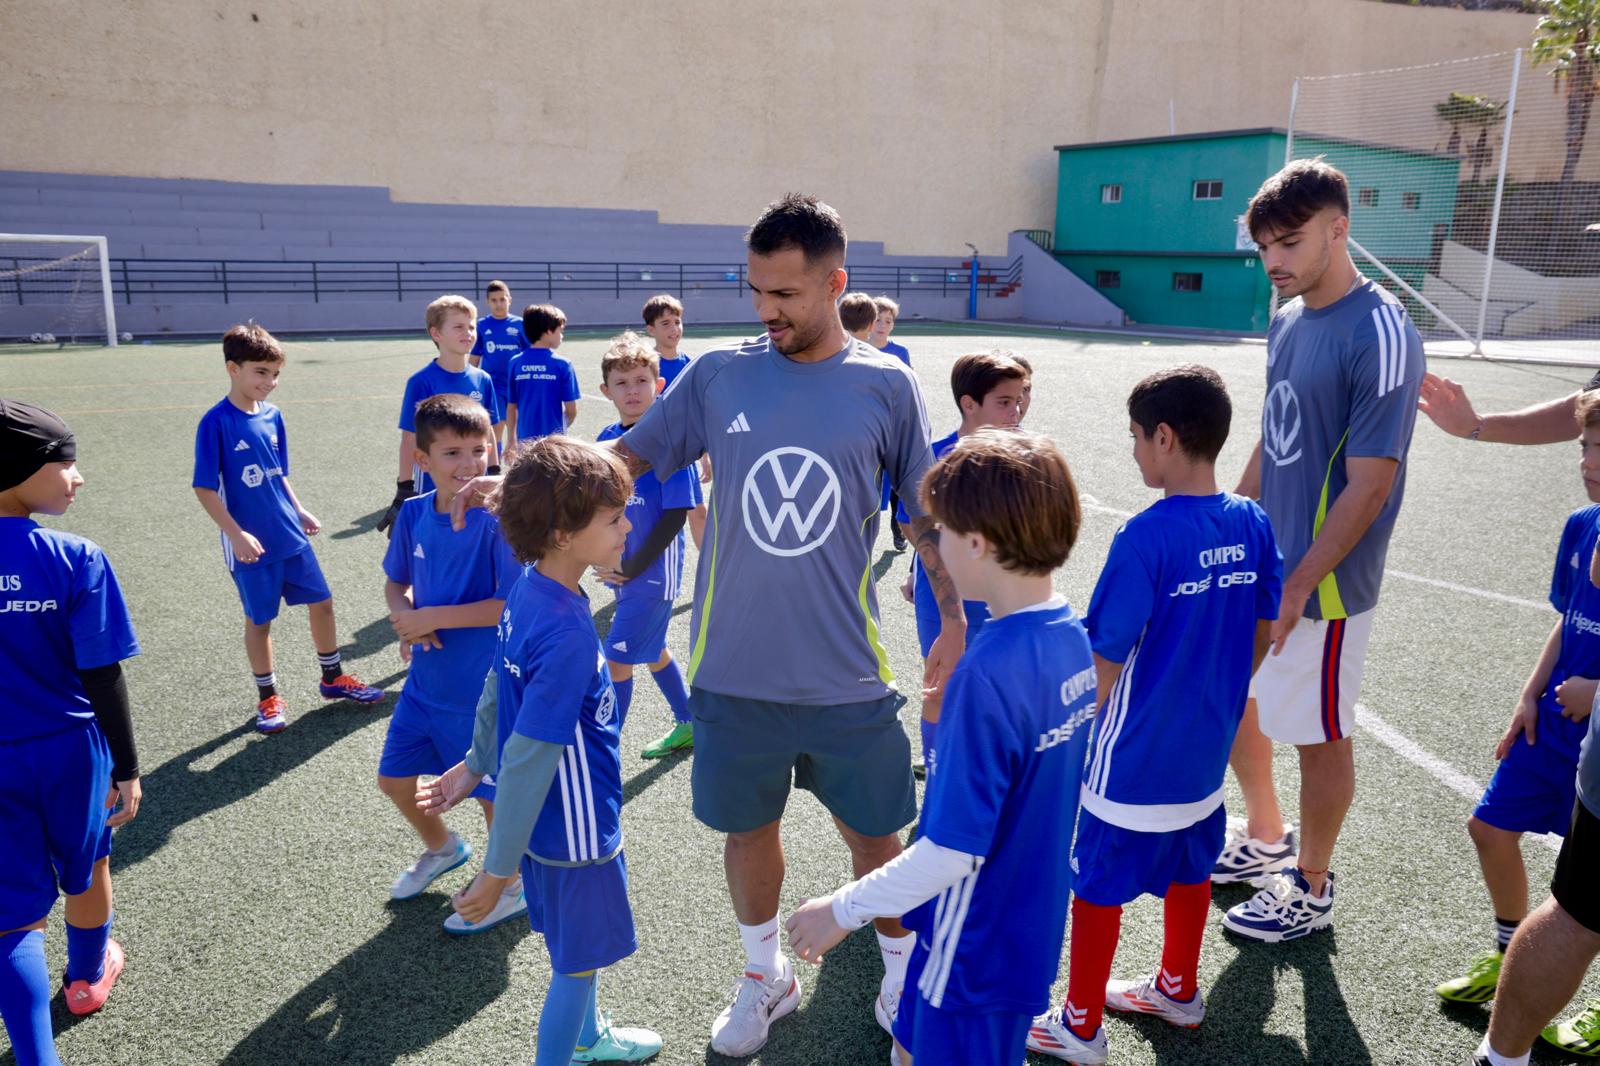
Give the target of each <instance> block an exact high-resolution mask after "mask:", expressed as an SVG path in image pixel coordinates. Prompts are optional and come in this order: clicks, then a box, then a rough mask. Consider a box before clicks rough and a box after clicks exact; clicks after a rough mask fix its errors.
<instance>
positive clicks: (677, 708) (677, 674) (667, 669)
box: [650, 659, 689, 725]
mask: <svg viewBox="0 0 1600 1066" xmlns="http://www.w3.org/2000/svg"><path fill="white" fill-rule="evenodd" d="M650 676H651V677H653V678H655V679H656V685H657V686H659V687H660V689H661V694H662V695H663V696H665V697H666V698H667V706H668V707H671V708H672V720H673V721H674V722H677V723H678V724H679V725H682V724H683V723H684V722H687V721H688V720H689V690H688V689H686V688H684V687H683V671H682V670H680V669H678V660H676V659H668V660H667V665H665V666H663V667H662V668H661V669H659V670H657V671H655V672H654V673H652V674H651V675H650Z"/></svg>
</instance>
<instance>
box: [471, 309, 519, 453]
mask: <svg viewBox="0 0 1600 1066" xmlns="http://www.w3.org/2000/svg"><path fill="white" fill-rule="evenodd" d="M484 299H486V300H487V301H488V302H489V313H488V314H486V315H484V316H483V317H482V318H480V319H478V337H477V339H476V340H474V341H473V342H472V353H471V362H472V365H473V366H475V367H478V368H479V369H480V370H482V371H483V372H484V373H485V374H488V375H489V381H490V382H491V383H493V385H494V402H495V410H493V411H490V412H489V417H490V418H491V419H492V420H493V421H494V422H495V424H496V425H498V424H499V423H501V422H504V421H505V420H506V404H507V403H509V402H510V400H511V375H510V369H511V358H512V356H514V355H516V354H517V353H518V352H520V351H522V350H523V349H524V348H526V347H527V346H528V342H527V340H526V339H525V338H524V337H523V335H522V319H520V318H513V317H511V314H510V312H511V286H509V285H507V284H506V283H505V282H503V281H500V280H499V279H498V278H497V279H496V280H494V281H491V282H489V286H488V288H486V289H485V290H484ZM495 443H496V444H497V445H498V444H499V443H500V442H499V441H496V442H495Z"/></svg>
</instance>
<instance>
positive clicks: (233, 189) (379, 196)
mask: <svg viewBox="0 0 1600 1066" xmlns="http://www.w3.org/2000/svg"><path fill="white" fill-rule="evenodd" d="M4 187H31V188H35V189H41V188H50V189H90V190H100V191H110V192H120V191H128V192H161V193H176V194H178V195H185V194H188V195H224V196H256V195H260V196H283V195H299V196H307V197H316V198H320V199H328V200H343V201H354V202H360V201H378V202H383V203H387V202H388V201H389V190H388V189H387V188H386V187H384V186H382V185H285V184H278V183H273V182H252V181H223V180H220V179H212V178H139V177H126V176H124V175H120V174H56V173H50V172H46V171H34V170H0V188H4Z"/></svg>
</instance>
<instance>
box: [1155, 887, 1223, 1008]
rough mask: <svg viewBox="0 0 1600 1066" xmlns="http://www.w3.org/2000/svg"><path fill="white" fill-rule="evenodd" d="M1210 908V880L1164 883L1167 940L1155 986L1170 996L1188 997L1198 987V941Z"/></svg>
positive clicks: (1202, 935)
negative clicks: (1191, 882)
mask: <svg viewBox="0 0 1600 1066" xmlns="http://www.w3.org/2000/svg"><path fill="white" fill-rule="evenodd" d="M1210 911H1211V882H1210V881H1201V882H1200V883H1199V884H1197V885H1178V884H1172V885H1168V886H1167V900H1166V906H1165V919H1166V940H1165V942H1164V943H1163V944H1162V947H1161V973H1160V974H1158V975H1157V977H1156V985H1157V986H1158V987H1159V988H1160V989H1161V991H1162V992H1164V993H1166V994H1167V995H1168V996H1171V997H1172V998H1173V999H1178V1000H1189V999H1192V998H1193V997H1194V994H1195V991H1196V990H1197V989H1198V988H1199V972H1200V941H1201V938H1203V937H1204V936H1205V935H1206V917H1207V915H1208V914H1209V913H1210Z"/></svg>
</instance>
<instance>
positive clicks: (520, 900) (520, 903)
mask: <svg viewBox="0 0 1600 1066" xmlns="http://www.w3.org/2000/svg"><path fill="white" fill-rule="evenodd" d="M527 913H528V900H527V897H526V896H524V895H523V894H522V878H520V877H519V878H517V879H516V880H515V881H513V882H512V883H511V885H510V886H509V887H508V888H507V889H506V890H505V891H504V892H502V893H500V898H499V899H498V900H496V901H495V905H494V909H493V910H491V911H490V912H489V913H488V914H486V915H484V918H483V921H481V922H469V921H467V920H466V919H465V918H463V917H461V915H459V914H456V913H455V912H454V911H452V912H451V914H450V917H448V918H446V919H445V920H444V931H445V932H447V933H454V934H455V935H456V936H471V935H472V934H473V933H483V932H487V931H488V930H490V929H493V928H494V927H495V926H497V925H499V924H500V923H501V922H504V921H509V920H510V919H512V918H515V917H517V916H518V915H520V914H527Z"/></svg>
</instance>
